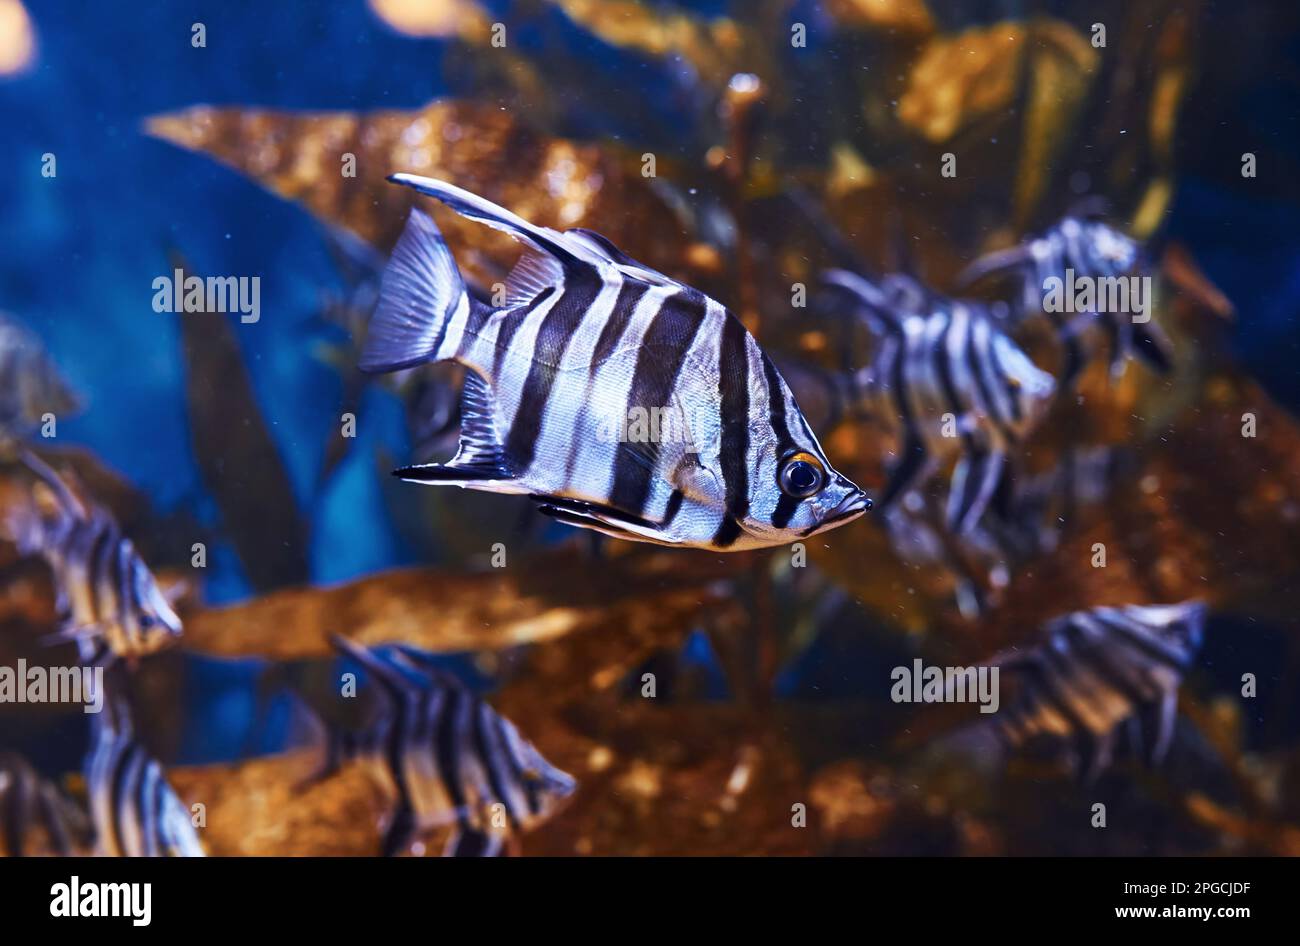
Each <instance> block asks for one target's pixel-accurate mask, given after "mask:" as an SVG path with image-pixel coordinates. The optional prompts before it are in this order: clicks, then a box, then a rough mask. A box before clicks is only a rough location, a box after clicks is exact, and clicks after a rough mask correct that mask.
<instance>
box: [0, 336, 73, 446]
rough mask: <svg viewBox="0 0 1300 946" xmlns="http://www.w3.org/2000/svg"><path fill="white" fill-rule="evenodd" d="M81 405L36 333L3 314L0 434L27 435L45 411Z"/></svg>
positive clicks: (64, 410)
mask: <svg viewBox="0 0 1300 946" xmlns="http://www.w3.org/2000/svg"><path fill="white" fill-rule="evenodd" d="M80 406H81V399H80V398H79V397H78V396H77V394H76V393H75V392H74V391H73V390H72V389H71V388H70V387H69V386H68V384H67V382H66V381H64V379H63V377H62V376H61V375H60V374H59V370H58V368H57V367H55V365H54V362H53V361H52V360H51V359H50V357H49V355H48V354H47V353H46V351H45V347H44V346H43V345H42V344H41V341H40V339H39V338H38V337H37V336H36V335H35V333H33V332H31V331H30V330H28V329H27V328H25V327H24V326H22V325H19V324H18V323H17V322H14V321H12V320H11V319H9V318H7V317H5V316H4V315H2V314H0V436H3V437H23V436H26V435H28V434H29V433H31V432H32V431H33V430H34V429H35V428H36V427H37V426H38V425H39V424H40V423H41V418H42V416H43V415H45V414H47V413H49V414H54V415H56V416H59V417H62V416H65V415H69V414H74V413H76V412H77V410H79V409H80Z"/></svg>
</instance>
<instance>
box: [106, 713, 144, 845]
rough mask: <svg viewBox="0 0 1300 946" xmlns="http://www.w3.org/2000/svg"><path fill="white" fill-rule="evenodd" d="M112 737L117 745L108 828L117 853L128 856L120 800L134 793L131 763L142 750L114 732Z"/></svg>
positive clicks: (125, 815)
mask: <svg viewBox="0 0 1300 946" xmlns="http://www.w3.org/2000/svg"><path fill="white" fill-rule="evenodd" d="M113 739H114V741H116V742H117V743H118V745H117V746H116V752H117V756H116V758H115V759H114V760H113V761H114V765H113V767H112V771H111V773H110V779H111V781H110V783H109V786H110V789H109V803H110V805H109V807H110V817H111V818H112V821H113V823H112V825H111V826H110V827H109V830H110V831H111V832H112V835H113V843H114V845H115V846H116V848H117V851H118V854H119V855H120V856H123V857H129V856H130V854H131V852H130V851H128V850H127V847H126V829H125V826H124V825H123V821H124V820H125V818H126V817H127V814H126V813H124V812H123V811H122V802H123V800H124V799H128V798H130V797H131V796H132V795H133V794H134V790H133V788H132V786H131V785H130V774H131V763H132V761H133V760H134V759H135V758H136V757H137V756H140V755H143V754H144V750H143V749H141V748H140V746H138V745H137V744H136V743H135V742H134V741H131V740H129V739H126V738H124V737H122V736H120V735H117V734H115V735H114V736H113Z"/></svg>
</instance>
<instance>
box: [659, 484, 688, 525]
mask: <svg viewBox="0 0 1300 946" xmlns="http://www.w3.org/2000/svg"><path fill="white" fill-rule="evenodd" d="M685 498H686V497H685V494H684V493H683V492H682V491H681V490H680V489H675V490H673V493H672V495H671V496H669V497H668V508H666V509H665V510H664V521H663V522H662V523H661V524H660V525H661V527H662V528H665V529H666V528H668V526H670V525H672V523H673V520H674V519H676V518H677V513H678V512H680V511H681V508H682V500H683V499H685Z"/></svg>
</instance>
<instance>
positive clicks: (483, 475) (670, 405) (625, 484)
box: [361, 174, 870, 551]
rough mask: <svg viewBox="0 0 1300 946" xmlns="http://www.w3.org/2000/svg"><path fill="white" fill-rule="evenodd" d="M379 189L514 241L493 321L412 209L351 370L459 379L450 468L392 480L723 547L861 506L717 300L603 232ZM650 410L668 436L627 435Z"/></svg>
mask: <svg viewBox="0 0 1300 946" xmlns="http://www.w3.org/2000/svg"><path fill="white" fill-rule="evenodd" d="M392 180H393V181H395V182H396V183H399V184H404V185H407V186H409V187H413V188H415V189H417V190H419V191H420V192H422V193H425V194H429V195H431V196H433V197H436V198H437V199H439V200H440V201H442V202H443V203H445V204H446V205H447V206H449V207H450V208H451V209H453V210H455V211H456V212H457V213H460V214H462V215H464V216H466V217H469V218H471V219H473V220H477V221H479V222H481V223H484V224H486V225H487V226H490V227H493V228H495V229H498V230H504V231H505V232H507V233H509V234H511V235H512V236H513V237H515V238H516V239H518V240H520V241H522V242H523V243H524V244H525V245H526V249H525V252H524V255H523V257H522V258H521V259H520V261H519V263H518V264H517V265H516V266H515V268H514V269H513V270H512V271H511V273H510V276H509V277H508V279H507V280H506V283H505V293H504V297H503V300H502V302H503V304H502V305H501V307H499V308H494V307H492V306H490V305H487V304H485V303H483V302H481V301H479V300H477V299H474V298H472V297H471V296H470V295H469V294H468V293H467V292H466V289H465V284H464V282H463V281H462V279H461V276H460V273H459V271H458V270H457V268H456V264H455V262H454V260H453V259H452V257H451V254H450V252H449V251H448V249H447V246H446V244H445V243H444V242H443V240H442V236H441V235H440V234H439V232H438V230H437V228H436V227H435V225H434V223H433V221H432V220H430V219H429V217H427V216H425V215H424V214H422V213H420V212H419V211H413V212H412V214H411V217H410V220H409V222H408V223H407V226H406V230H405V232H404V233H403V235H402V238H401V240H400V241H399V242H398V245H397V247H396V249H395V250H394V253H393V258H392V260H391V262H390V263H389V267H388V269H387V271H386V272H385V274H384V279H383V286H382V290H381V293H380V301H379V305H378V307H377V309H376V311H375V315H374V317H373V319H372V321H371V324H370V332H369V337H368V339H367V343H366V349H365V351H364V353H363V355H362V358H361V367H362V369H363V370H366V371H394V370H398V369H401V368H406V367H410V366H412V365H416V364H421V363H425V362H430V361H455V362H458V363H460V364H461V365H464V366H465V367H466V368H468V369H469V371H468V372H467V378H466V382H465V386H464V391H463V394H462V402H461V437H460V448H459V450H458V451H457V453H456V456H455V457H454V458H453V459H452V460H451V462H449V463H447V464H445V465H444V464H426V465H421V466H412V467H407V468H405V469H402V470H398V471H397V475H399V476H401V477H404V478H406V479H408V480H413V481H416V482H423V483H439V484H451V485H456V486H462V487H467V488H470V489H481V490H488V491H492V492H500V493H517V494H522V495H526V496H530V497H532V499H533V500H534V501H535V502H536V503H537V504H538V506H539V508H540V509H541V511H542V512H544V513H545V514H547V515H549V516H552V517H553V518H556V519H558V520H560V521H562V522H565V523H568V524H570V525H575V526H582V527H585V528H589V529H595V530H597V531H598V532H603V533H606V534H608V535H612V536H616V537H618V538H623V539H633V540H638V541H643V542H654V543H658V544H663V545H674V546H693V547H702V548H710V549H717V550H726V551H732V550H739V549H752V548H761V547H765V546H773V545H780V544H784V543H787V542H789V541H791V540H793V539H796V538H801V537H807V536H810V535H813V534H815V533H818V532H822V531H825V530H827V529H830V528H833V527H835V526H839V525H842V524H844V523H846V522H848V521H849V520H851V519H855V518H857V517H858V516H859V515H861V514H862V513H863V512H864V511H865V510H866V509H867V508H868V506H869V505H870V504H869V502H868V500H867V499H866V495H865V494H864V493H863V492H862V490H860V489H859V488H858V487H857V486H855V485H854V484H853V483H851V482H849V481H848V480H847V479H845V478H844V477H843V476H841V475H839V474H838V473H837V472H836V471H835V470H834V469H833V468H832V467H831V465H830V461H828V460H827V459H826V456H825V454H824V453H823V452H822V449H821V447H820V445H819V444H818V442H817V438H816V437H815V436H814V435H813V432H812V430H811V429H809V427H808V424H807V422H806V421H805V420H804V417H803V414H802V413H801V412H800V410H799V408H798V406H797V405H796V403H795V400H794V396H793V395H792V394H791V392H790V389H789V387H788V386H787V385H786V383H785V381H784V380H782V378H781V375H780V374H779V373H778V372H777V370H776V368H775V367H774V366H773V364H772V362H771V360H770V359H769V358H768V357H767V355H766V354H765V353H764V352H763V351H762V349H760V348H759V347H758V344H757V342H755V341H754V339H753V338H752V337H751V336H750V335H749V333H748V332H747V331H745V328H744V326H743V325H742V324H741V323H740V321H739V320H738V319H736V318H735V317H734V316H732V315H731V314H730V313H729V312H728V311H727V310H726V309H725V308H724V307H723V306H722V305H721V304H719V303H717V302H715V301H714V300H712V299H710V298H708V297H707V296H705V295H703V294H702V293H700V292H698V291H696V290H694V289H691V288H690V287H688V286H684V285H682V284H681V283H679V282H676V281H675V280H672V279H670V278H668V277H667V276H664V275H663V274H661V273H657V272H654V271H653V270H650V269H648V268H647V267H645V266H643V265H641V264H640V263H638V262H636V261H635V260H633V259H631V258H629V257H628V256H626V255H624V254H623V253H622V252H621V251H619V250H618V249H617V248H616V247H614V246H613V245H612V244H611V243H609V242H608V241H607V240H605V238H604V237H601V236H600V235H599V234H596V233H593V232H591V231H587V230H569V231H566V232H564V233H560V232H557V231H555V230H551V229H547V228H545V227H537V226H533V225H532V224H530V223H528V222H526V221H525V220H523V219H521V218H519V217H518V216H516V215H514V214H512V213H511V212H510V211H508V210H505V209H503V208H501V207H498V206H496V205H495V204H492V203H490V202H488V201H486V200H483V199H482V198H480V197H477V196H475V195H474V194H471V193H469V192H467V191H464V190H461V189H460V188H457V187H453V186H452V185H450V184H445V183H443V182H441V181H435V180H430V179H428V178H420V177H413V176H411V175H406V174H398V175H395V176H394V177H393V178H392ZM649 416H654V417H656V418H657V417H663V418H666V419H667V420H668V421H669V422H670V425H671V427H672V428H673V432H672V433H671V435H669V436H664V435H663V433H662V431H661V432H660V434H659V435H658V436H655V435H654V434H653V433H652V434H651V435H649V436H647V433H646V431H645V429H644V425H641V426H642V429H638V424H637V422H638V419H643V418H645V417H649Z"/></svg>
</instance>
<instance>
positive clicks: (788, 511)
mask: <svg viewBox="0 0 1300 946" xmlns="http://www.w3.org/2000/svg"><path fill="white" fill-rule="evenodd" d="M762 358H763V378H764V381H766V383H767V400H768V419H769V421H770V423H771V425H772V432H773V434H774V435H775V436H776V454H777V460H778V462H779V461H780V460H781V458H782V457H784V456H785V455H786V454H787V453H789V452H790V451H791V450H793V449H795V447H796V444H795V442H794V439H793V438H792V437H791V435H790V423H789V420H788V418H787V417H786V407H785V390H784V385H783V384H782V382H781V376H780V375H779V374H777V371H776V366H775V365H774V364H772V360H771V359H770V358H768V357H767V353H766V352H763V353H762ZM778 472H779V467H778ZM801 502H803V500H801V499H799V498H797V497H795V496H790V495H787V494H786V493H784V492H783V493H781V498H780V499H778V500H777V503H776V508H775V509H774V510H773V511H772V525H773V526H775V527H776V528H778V529H784V528H785V527H786V526H788V525H789V524H790V520H791V519H793V518H794V514H795V512H797V511H798V509H799V504H800V503H801Z"/></svg>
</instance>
